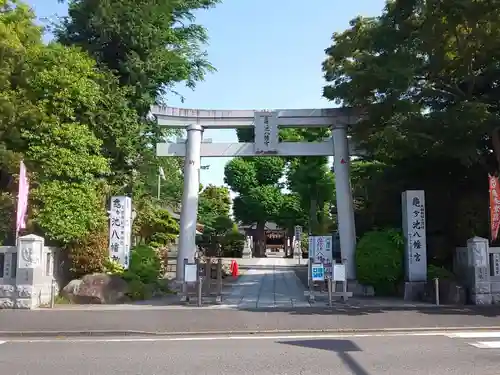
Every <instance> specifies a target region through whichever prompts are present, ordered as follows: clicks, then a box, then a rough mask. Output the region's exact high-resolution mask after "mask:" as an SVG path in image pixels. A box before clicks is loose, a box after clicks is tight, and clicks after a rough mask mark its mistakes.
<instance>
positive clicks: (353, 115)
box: [151, 106, 361, 281]
mask: <svg viewBox="0 0 500 375" xmlns="http://www.w3.org/2000/svg"><path fill="white" fill-rule="evenodd" d="M151 113H152V115H154V116H155V117H156V119H157V121H158V125H160V126H167V127H171V128H178V129H180V128H182V129H186V131H187V140H186V142H185V143H158V144H157V145H156V154H157V156H166V157H169V156H170V157H174V156H176V157H184V158H185V161H184V191H183V195H182V208H181V220H180V238H179V252H178V256H177V264H178V265H182V264H183V262H184V259H185V258H187V259H189V261H190V262H193V258H194V254H195V252H196V242H195V238H196V222H197V213H198V193H199V192H198V190H199V183H200V181H199V170H200V163H201V157H234V156H334V173H335V184H336V196H337V214H338V226H339V237H340V248H341V253H342V258H344V259H346V260H347V277H348V278H349V279H351V280H354V279H355V278H356V274H355V269H356V268H355V259H354V252H355V248H356V232H355V226H354V208H353V201H352V193H351V184H350V176H349V156H350V155H355V150H354V149H353V148H352V147H350V145H349V142H348V138H347V127H348V126H349V125H352V124H354V123H356V122H357V121H358V119H359V118H360V115H361V113H360V112H359V111H357V110H355V109H352V108H335V109H278V110H272V111H256V110H234V111H233V110H203V109H185V108H173V107H164V106H162V107H160V106H155V107H153V108H152V109H151ZM250 127H254V128H255V143H203V130H204V129H237V128H250ZM280 127H289V128H298V127H310V128H318V127H328V128H331V129H332V138H330V139H327V140H324V141H322V142H279V139H278V130H279V128H280ZM183 273H184V269H183V267H177V280H179V281H181V280H183V277H184V275H183Z"/></svg>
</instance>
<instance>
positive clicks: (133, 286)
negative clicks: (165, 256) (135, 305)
mask: <svg viewBox="0 0 500 375" xmlns="http://www.w3.org/2000/svg"><path fill="white" fill-rule="evenodd" d="M161 269H162V261H161V259H160V255H159V253H158V251H157V250H156V249H154V248H152V247H151V246H147V245H138V246H136V247H134V248H133V249H132V250H131V251H130V264H129V268H128V270H126V271H124V272H123V276H122V277H123V279H124V280H125V281H127V283H128V287H129V291H128V293H127V295H128V296H129V297H130V298H131V299H133V300H145V299H149V298H151V297H153V295H154V293H155V290H156V289H157V288H158V279H159V278H160V277H161V276H162V272H161Z"/></svg>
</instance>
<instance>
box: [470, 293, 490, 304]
mask: <svg viewBox="0 0 500 375" xmlns="http://www.w3.org/2000/svg"><path fill="white" fill-rule="evenodd" d="M471 303H472V304H473V305H491V304H492V303H493V299H492V297H491V294H489V293H487V294H486V293H485V294H472V295H471Z"/></svg>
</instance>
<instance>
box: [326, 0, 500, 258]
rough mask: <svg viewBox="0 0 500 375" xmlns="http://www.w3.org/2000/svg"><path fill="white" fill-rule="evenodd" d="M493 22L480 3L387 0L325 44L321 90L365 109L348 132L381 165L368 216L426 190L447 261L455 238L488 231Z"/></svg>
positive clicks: (497, 22)
mask: <svg viewBox="0 0 500 375" xmlns="http://www.w3.org/2000/svg"><path fill="white" fill-rule="evenodd" d="M499 26H500V12H499V10H498V9H497V7H496V6H495V5H494V4H493V3H492V2H488V1H475V2H470V1H450V0H446V1H425V2H424V1H412V2H404V1H390V2H388V3H387V6H386V8H385V9H384V11H383V13H382V14H381V15H380V16H379V17H374V18H363V17H358V18H356V19H354V20H352V21H351V27H350V28H349V29H347V30H346V31H344V32H342V33H335V34H334V35H333V44H332V46H331V47H329V48H328V49H327V50H326V52H327V59H326V60H325V62H324V65H323V68H324V72H325V78H326V80H327V82H328V84H327V86H326V87H325V88H324V96H325V97H327V98H328V99H330V100H332V101H335V102H337V103H338V104H343V105H346V106H354V107H359V108H362V109H363V110H364V112H365V114H364V116H363V119H362V121H360V122H359V123H358V124H356V125H355V126H353V128H352V137H353V140H354V141H355V142H356V143H357V145H359V146H361V147H362V148H364V149H365V150H366V151H367V157H368V158H370V159H371V160H376V161H379V162H383V163H384V171H383V172H380V171H378V172H377V173H376V174H377V175H378V177H377V178H376V180H378V181H380V183H379V184H378V185H376V184H373V185H372V187H370V188H369V189H368V190H367V191H366V192H365V193H366V196H370V197H371V198H367V199H365V202H368V201H369V203H365V208H366V207H369V206H371V208H370V210H372V215H375V214H376V215H377V217H378V219H375V220H374V221H373V222H372V224H373V225H376V226H379V225H380V224H382V222H384V221H385V223H387V222H388V221H393V222H394V220H395V217H396V216H395V214H393V213H397V214H398V215H399V212H400V199H401V198H400V193H401V191H402V190H406V189H425V190H426V196H427V197H428V198H427V202H428V204H427V206H428V235H429V240H428V242H429V250H430V251H431V256H432V257H434V256H436V254H437V253H438V250H439V249H448V250H447V255H446V254H445V255H444V256H441V258H448V259H449V258H450V257H451V249H453V247H454V246H455V245H460V244H461V245H463V242H464V236H465V238H467V236H471V235H486V233H487V232H486V231H485V228H487V215H486V214H485V212H487V211H486V210H487V196H486V195H485V194H484V192H485V191H487V172H493V173H497V171H498V160H497V159H498V155H500V153H499V152H498V150H499V147H498V146H497V144H499V142H498V141H497V139H498V129H499V127H498V126H499V124H500V122H499V118H498V114H499V111H498V109H499V107H498V103H499V101H498V99H499V97H498V90H497V89H496V83H495V82H496V81H497V80H498V78H500V76H499V72H498V68H497V67H498V59H499V55H498V44H499V43H500V42H499V39H498V35H499V33H500V28H499ZM491 150H495V153H492V152H491ZM372 172H375V170H373V169H372ZM365 176H366V178H368V177H369V176H368V175H366V174H365ZM365 181H366V180H365ZM367 183H368V184H370V183H369V182H367ZM374 185H376V187H375V186H374ZM467 201H468V202H474V205H471V204H470V203H468V204H466V202H467ZM373 210H375V211H373ZM464 212H467V215H468V218H465V217H464ZM443 216H444V217H443ZM372 217H373V216H372ZM471 218H474V220H471ZM478 218H482V219H480V221H482V223H481V224H479V223H478V222H477V219H478ZM399 220H400V219H398V221H399ZM473 222H474V224H472V223H473ZM484 224H486V225H484ZM398 225H399V224H398ZM458 228H460V229H458ZM443 238H444V239H443Z"/></svg>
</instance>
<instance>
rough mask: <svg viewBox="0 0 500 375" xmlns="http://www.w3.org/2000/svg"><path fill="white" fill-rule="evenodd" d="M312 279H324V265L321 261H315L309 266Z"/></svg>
mask: <svg viewBox="0 0 500 375" xmlns="http://www.w3.org/2000/svg"><path fill="white" fill-rule="evenodd" d="M311 276H312V281H324V280H325V267H324V266H323V265H322V264H321V263H316V264H313V265H312V266H311Z"/></svg>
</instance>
